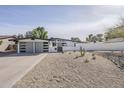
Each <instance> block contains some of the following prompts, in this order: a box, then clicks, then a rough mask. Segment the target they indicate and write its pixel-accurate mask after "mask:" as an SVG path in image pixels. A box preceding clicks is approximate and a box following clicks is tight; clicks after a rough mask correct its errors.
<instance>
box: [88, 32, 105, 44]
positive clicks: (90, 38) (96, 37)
mask: <svg viewBox="0 0 124 93" xmlns="http://www.w3.org/2000/svg"><path fill="white" fill-rule="evenodd" d="M86 41H87V42H94V43H96V41H98V42H102V41H103V34H97V35H93V34H90V35H89V36H88V37H86Z"/></svg>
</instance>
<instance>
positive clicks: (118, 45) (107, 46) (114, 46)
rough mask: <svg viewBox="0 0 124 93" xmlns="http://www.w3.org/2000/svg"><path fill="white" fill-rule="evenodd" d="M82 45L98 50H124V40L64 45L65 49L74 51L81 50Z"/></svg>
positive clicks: (85, 47) (86, 48) (88, 48)
mask: <svg viewBox="0 0 124 93" xmlns="http://www.w3.org/2000/svg"><path fill="white" fill-rule="evenodd" d="M80 47H82V48H84V49H85V50H96V51H116V50H118V51H121V50H124V42H115V43H104V42H98V43H83V44H77V45H76V47H63V50H64V51H70V50H71V51H73V50H80Z"/></svg>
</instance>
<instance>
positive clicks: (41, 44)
mask: <svg viewBox="0 0 124 93" xmlns="http://www.w3.org/2000/svg"><path fill="white" fill-rule="evenodd" d="M80 44H82V43H80V42H73V41H71V40H68V39H61V38H50V39H46V40H41V39H34V40H32V39H20V40H18V49H17V50H18V53H20V52H26V53H42V52H62V51H69V50H73V49H74V48H75V47H77V46H78V47H79V46H80Z"/></svg>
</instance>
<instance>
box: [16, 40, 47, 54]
mask: <svg viewBox="0 0 124 93" xmlns="http://www.w3.org/2000/svg"><path fill="white" fill-rule="evenodd" d="M18 48H19V49H18V51H17V52H18V53H20V52H25V53H42V52H49V45H48V41H45V40H44V41H43V40H23V41H19V44H18Z"/></svg>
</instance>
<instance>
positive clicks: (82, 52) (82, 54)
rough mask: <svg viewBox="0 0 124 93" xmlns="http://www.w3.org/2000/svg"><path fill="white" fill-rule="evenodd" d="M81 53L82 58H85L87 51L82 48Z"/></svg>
mask: <svg viewBox="0 0 124 93" xmlns="http://www.w3.org/2000/svg"><path fill="white" fill-rule="evenodd" d="M80 53H81V57H83V56H85V53H86V51H85V49H82V47H80Z"/></svg>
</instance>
